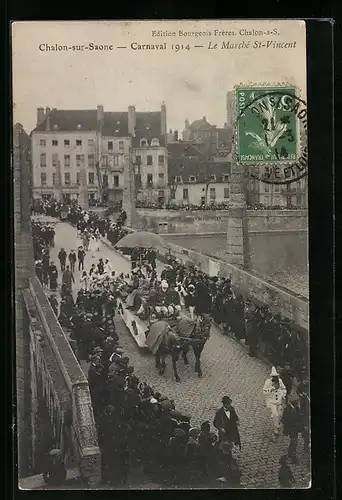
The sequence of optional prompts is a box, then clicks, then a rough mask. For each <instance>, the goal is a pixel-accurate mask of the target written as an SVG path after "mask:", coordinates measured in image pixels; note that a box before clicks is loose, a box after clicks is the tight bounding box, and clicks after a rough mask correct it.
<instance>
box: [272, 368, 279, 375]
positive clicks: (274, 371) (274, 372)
mask: <svg viewBox="0 0 342 500" xmlns="http://www.w3.org/2000/svg"><path fill="white" fill-rule="evenodd" d="M271 377H279V373H278V372H277V370H276V367H275V366H272V370H271Z"/></svg>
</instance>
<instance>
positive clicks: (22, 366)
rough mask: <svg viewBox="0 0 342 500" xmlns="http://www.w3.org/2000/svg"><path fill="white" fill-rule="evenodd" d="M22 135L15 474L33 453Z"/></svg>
mask: <svg viewBox="0 0 342 500" xmlns="http://www.w3.org/2000/svg"><path fill="white" fill-rule="evenodd" d="M22 134H23V132H20V131H15V130H14V134H13V162H12V165H13V184H14V186H13V196H14V200H13V201H14V207H13V208H14V237H15V246H14V248H15V321H16V324H15V328H16V397H17V436H18V474H19V477H23V476H26V475H28V474H29V473H30V456H31V451H32V443H31V439H32V432H31V416H30V413H31V403H30V399H31V398H30V342H29V330H28V329H29V323H28V318H27V313H26V309H25V306H24V299H23V290H24V289H26V288H28V286H29V278H30V276H31V274H32V273H33V272H34V270H33V246H32V237H31V220H30V200H29V175H30V172H29V169H28V165H27V162H26V161H25V158H24V155H23V150H24V145H23V143H22Z"/></svg>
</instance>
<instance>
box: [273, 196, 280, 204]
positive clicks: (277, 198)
mask: <svg viewBox="0 0 342 500" xmlns="http://www.w3.org/2000/svg"><path fill="white" fill-rule="evenodd" d="M274 204H275V205H280V196H275V197H274Z"/></svg>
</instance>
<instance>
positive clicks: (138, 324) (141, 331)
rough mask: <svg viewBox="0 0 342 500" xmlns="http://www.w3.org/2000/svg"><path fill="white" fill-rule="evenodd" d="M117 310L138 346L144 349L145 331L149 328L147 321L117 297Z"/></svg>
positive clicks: (145, 345) (145, 346)
mask: <svg viewBox="0 0 342 500" xmlns="http://www.w3.org/2000/svg"><path fill="white" fill-rule="evenodd" d="M118 312H119V315H120V317H121V319H122V321H123V322H124V323H125V325H126V326H127V328H128V330H129V331H130V333H131V334H132V337H133V338H134V340H135V341H136V343H137V344H138V346H139V347H141V348H145V349H146V348H147V344H146V332H147V331H148V329H149V322H148V321H146V320H143V319H141V318H139V316H137V315H136V314H135V313H134V312H133V311H131V310H130V309H128V308H127V307H126V305H125V303H124V301H123V300H122V299H121V298H118Z"/></svg>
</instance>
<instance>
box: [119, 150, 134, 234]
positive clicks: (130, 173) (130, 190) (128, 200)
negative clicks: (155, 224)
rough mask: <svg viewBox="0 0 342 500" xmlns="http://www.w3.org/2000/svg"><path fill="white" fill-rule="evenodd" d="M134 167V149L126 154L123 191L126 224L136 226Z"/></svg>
mask: <svg viewBox="0 0 342 500" xmlns="http://www.w3.org/2000/svg"><path fill="white" fill-rule="evenodd" d="M133 169H134V167H133V164H132V151H131V149H130V151H129V154H128V155H126V156H125V165H124V188H123V193H122V208H123V210H125V212H126V214H127V219H126V226H128V227H132V228H135V227H136V220H137V211H136V206H135V201H136V200H135V187H134V170H133Z"/></svg>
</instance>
